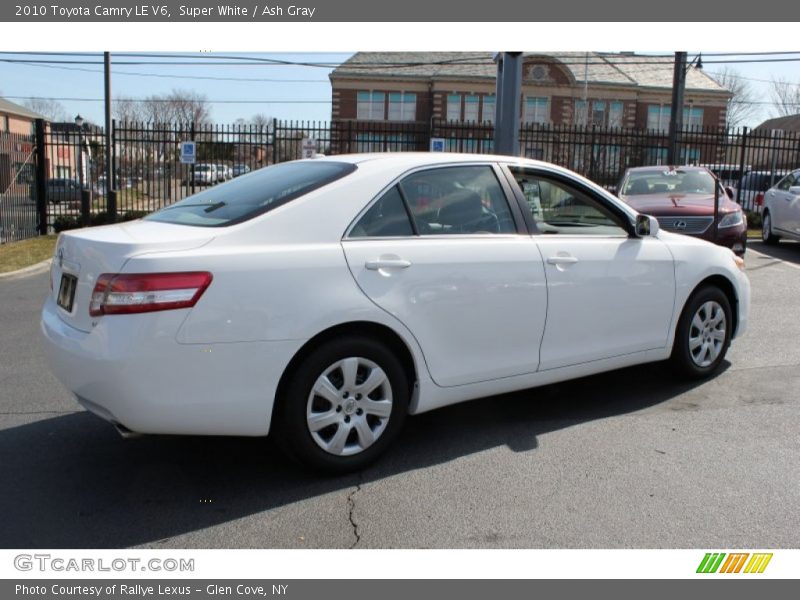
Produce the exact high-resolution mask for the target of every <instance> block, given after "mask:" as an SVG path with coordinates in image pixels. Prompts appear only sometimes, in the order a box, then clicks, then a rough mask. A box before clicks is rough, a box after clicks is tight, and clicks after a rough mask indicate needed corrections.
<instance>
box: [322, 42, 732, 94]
mask: <svg viewBox="0 0 800 600" xmlns="http://www.w3.org/2000/svg"><path fill="white" fill-rule="evenodd" d="M523 56H524V57H536V56H539V57H542V58H543V59H546V60H551V61H554V62H556V63H560V66H561V67H563V68H564V70H565V71H566V72H567V73H568V74H570V75H571V76H572V79H574V80H575V82H576V83H583V82H584V81H586V82H587V83H588V84H594V85H597V84H610V85H624V86H633V87H645V88H660V89H672V76H673V67H674V59H673V58H672V57H664V56H646V55H637V54H633V53H619V54H611V53H603V52H552V53H533V52H526V53H524V54H523ZM496 75H497V66H496V64H495V62H494V54H493V53H491V52H358V53H356V54H354V55H353V56H351V57H350V58H349V59H348V60H347V61H345V62H344V63H342V64H341V65H340V66H339V67H337V68H336V69H334V71H333V72H332V73H331V79H337V78H351V77H355V78H360V77H364V78H369V79H374V78H376V77H380V78H382V79H495V77H496ZM686 89H687V90H692V91H699V92H711V93H724V94H729V93H730V92H728V90H726V89H725V88H724V87H722V86H721V85H720V84H719V83H717V82H716V81H715V80H714V79H712V78H711V77H710V76H709V75H707V74H706V73H704V72H703V71H701V70H699V69H697V68H694V67H692V68H690V69H689V70H688V72H687V74H686Z"/></svg>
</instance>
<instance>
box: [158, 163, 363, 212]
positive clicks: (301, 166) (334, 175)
mask: <svg viewBox="0 0 800 600" xmlns="http://www.w3.org/2000/svg"><path fill="white" fill-rule="evenodd" d="M355 169H356V167H355V165H353V164H349V163H340V162H333V161H297V162H289V163H282V164H279V165H273V166H271V167H267V168H265V169H259V170H258V171H257V172H256V173H252V174H250V175H247V176H246V177H237V178H236V179H233V180H231V181H230V182H228V183H226V184H224V185H218V186H215V187H213V188H210V189H208V190H204V191H202V192H200V193H197V194H194V195H192V196H188V197H187V198H184V199H183V200H181V201H180V202H177V203H175V204H173V205H172V206H167V207H166V208H162V209H161V210H159V211H157V212H154V213H152V214H151V215H148V216H147V217H145V219H147V220H149V221H160V222H162V223H174V224H177V225H195V226H201V227H222V226H225V225H234V224H236V223H241V222H243V221H247V220H248V219H252V218H253V217H255V216H257V215H260V214H263V213H265V212H268V211H270V210H272V209H273V208H277V207H278V206H281V205H283V204H286V203H287V202H290V201H291V200H294V199H295V198H299V197H300V196H302V195H304V194H307V193H309V192H311V191H312V190H315V189H317V188H320V187H322V186H324V185H327V184H329V183H331V182H333V181H336V180H337V179H340V178H341V177H344V176H345V175H348V174H349V173H352V172H353V171H355Z"/></svg>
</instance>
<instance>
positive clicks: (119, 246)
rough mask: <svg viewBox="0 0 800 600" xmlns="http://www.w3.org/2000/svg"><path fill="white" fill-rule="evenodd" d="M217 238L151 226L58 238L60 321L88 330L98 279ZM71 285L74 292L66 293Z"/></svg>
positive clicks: (55, 272)
mask: <svg viewBox="0 0 800 600" xmlns="http://www.w3.org/2000/svg"><path fill="white" fill-rule="evenodd" d="M215 233H216V232H215V231H214V230H210V229H208V228H206V227H187V226H184V225H172V224H169V223H159V222H155V221H131V222H129V223H121V224H119V225H108V226H105V227H91V228H87V229H76V230H71V231H66V232H64V233H62V234H61V235H60V236H59V238H58V244H57V245H56V249H55V254H54V256H53V264H52V266H51V268H50V282H51V287H52V292H51V294H52V296H53V300H54V301H56V303H57V304H58V315H59V317H60V318H61V320H63V321H64V322H65V323H67V324H68V325H70V326H72V327H74V328H76V329H79V330H81V331H85V332H89V331H91V329H92V322H93V321H95V320H96V319H97V317H92V316H90V315H89V302H90V300H91V296H92V291H93V290H94V286H95V283H96V282H97V278H98V276H99V275H101V274H102V273H121V272H122V270H123V267H124V266H125V263H126V262H127V261H128V260H129V259H130V258H132V257H134V256H137V255H140V254H145V253H150V252H165V251H176V250H178V251H180V250H192V249H194V248H199V247H200V246H203V245H205V244H207V243H208V242H210V241H211V240H212V239H214V237H215ZM73 286H74V293H73V292H72V291H71V290H70V287H73ZM70 299H71V302H69V300H70Z"/></svg>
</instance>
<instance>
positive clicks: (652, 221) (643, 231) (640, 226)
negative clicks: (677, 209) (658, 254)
mask: <svg viewBox="0 0 800 600" xmlns="http://www.w3.org/2000/svg"><path fill="white" fill-rule="evenodd" d="M658 229H659V227H658V219H656V218H655V217H651V216H650V215H636V237H649V236H654V235H656V234H657V233H658Z"/></svg>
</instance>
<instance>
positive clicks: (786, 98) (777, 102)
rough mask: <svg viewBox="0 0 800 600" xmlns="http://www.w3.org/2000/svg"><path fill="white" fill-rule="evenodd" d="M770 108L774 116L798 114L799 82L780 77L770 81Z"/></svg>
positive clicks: (799, 112) (799, 101)
mask: <svg viewBox="0 0 800 600" xmlns="http://www.w3.org/2000/svg"><path fill="white" fill-rule="evenodd" d="M770 91H771V95H772V109H773V113H774V115H775V116H776V117H788V116H790V115H796V114H800V83H792V82H791V81H789V80H788V79H784V78H782V77H780V78H777V79H773V80H772V83H771V90H770Z"/></svg>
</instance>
